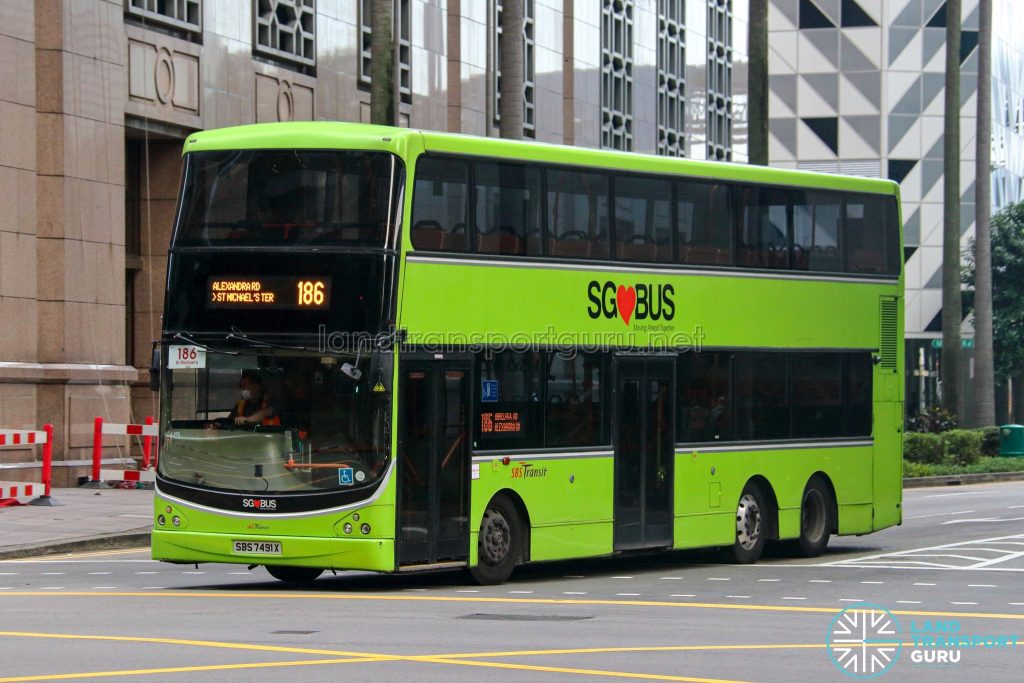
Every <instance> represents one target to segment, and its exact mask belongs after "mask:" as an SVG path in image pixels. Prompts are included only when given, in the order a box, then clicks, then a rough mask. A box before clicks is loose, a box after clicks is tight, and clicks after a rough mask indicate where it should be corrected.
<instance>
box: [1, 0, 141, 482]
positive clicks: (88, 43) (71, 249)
mask: <svg viewBox="0 0 1024 683" xmlns="http://www.w3.org/2000/svg"><path fill="white" fill-rule="evenodd" d="M30 4H31V3H30ZM123 14H124V4H123V3H122V2H120V1H117V0H36V2H35V16H34V20H35V37H36V43H35V68H36V75H37V77H36V81H35V99H36V112H35V126H36V136H35V154H36V156H37V160H38V161H37V167H36V175H35V195H36V233H37V237H36V250H35V251H36V253H35V259H34V260H35V276H36V277H35V280H36V297H37V300H38V303H37V307H38V318H37V322H36V336H37V340H38V341H37V348H36V358H35V359H34V360H35V363H34V364H33V365H34V367H33V368H31V369H26V371H27V372H29V373H30V379H31V381H32V382H33V383H34V384H35V385H36V392H37V397H36V419H37V421H38V422H39V423H43V422H52V423H53V425H54V427H55V437H56V446H57V448H56V449H55V452H54V458H55V460H57V461H59V462H58V463H57V465H56V466H55V470H54V481H55V484H56V485H58V486H61V485H66V484H68V483H72V484H73V483H74V481H75V479H76V477H77V476H78V475H81V474H84V473H85V472H87V471H88V466H87V464H86V462H87V461H88V459H89V457H90V453H91V445H92V423H93V418H94V417H96V416H101V417H103V418H104V419H106V420H109V421H114V422H126V421H128V415H129V388H128V383H130V382H131V381H133V380H134V379H135V377H136V372H135V369H134V368H131V367H129V366H127V365H126V363H125V305H124V298H125V284H124V272H125V264H124V259H125V253H124V251H125V248H124V131H123V127H124V103H125V100H126V82H127V79H126V72H125V55H124V52H125V40H124V26H123ZM22 139H26V140H31V137H30V136H23V138H22ZM4 264H5V267H6V264H7V259H6V258H5V259H4ZM120 441H121V443H120V444H119V443H117V442H118V439H116V438H113V439H107V440H105V444H109V446H110V448H109V449H108V450H107V451H105V454H104V455H105V457H114V456H118V455H120V456H124V455H125V454H126V451H125V450H124V448H123V446H124V445H126V440H124V439H121V440H120Z"/></svg>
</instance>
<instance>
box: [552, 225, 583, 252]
mask: <svg viewBox="0 0 1024 683" xmlns="http://www.w3.org/2000/svg"><path fill="white" fill-rule="evenodd" d="M548 254H550V255H551V256H567V257H569V258H587V257H588V256H590V240H589V239H588V238H587V235H586V233H584V232H582V231H579V230H570V231H569V232H566V233H564V234H563V235H562V236H561V237H560V238H558V239H549V240H548Z"/></svg>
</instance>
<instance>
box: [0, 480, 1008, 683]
mask: <svg viewBox="0 0 1024 683" xmlns="http://www.w3.org/2000/svg"><path fill="white" fill-rule="evenodd" d="M904 508H905V521H904V524H903V526H902V527H900V528H895V529H889V530H886V531H884V532H881V533H878V534H874V535H872V536H866V537H863V538H841V539H833V544H832V546H831V547H830V550H829V552H828V553H827V554H826V555H825V556H823V557H821V558H817V559H814V560H810V561H809V560H801V559H792V558H789V557H787V556H786V555H785V552H784V549H776V550H775V551H774V552H771V553H769V556H768V557H766V558H764V559H762V561H761V562H760V563H758V564H757V565H753V566H736V565H730V564H723V563H722V560H723V558H722V556H721V555H720V554H718V553H716V552H714V551H702V552H680V553H662V554H657V555H647V556H633V557H618V558H606V559H601V560H588V561H573V562H559V563H549V564H543V565H537V566H531V567H525V568H520V570H519V571H518V572H517V573H516V575H515V576H514V577H513V579H512V581H511V582H509V583H508V584H506V585H503V586H495V587H479V586H473V585H468V584H467V583H466V582H465V580H464V575H463V574H461V573H458V572H449V573H435V574H430V575H403V576H379V575H369V574H360V573H346V574H339V575H337V576H327V577H324V578H322V579H320V580H319V581H317V582H316V583H314V584H312V585H310V586H304V587H302V588H291V587H287V586H285V585H283V584H280V583H278V582H276V581H274V580H272V579H270V577H269V576H268V575H267V574H266V573H265V571H264V570H262V569H256V570H253V571H252V572H249V571H247V570H246V568H245V567H244V566H240V565H201V566H200V567H198V568H194V567H182V566H174V565H166V564H161V563H156V562H152V561H150V560H149V559H148V556H147V551H145V550H142V551H139V550H131V551H108V552H97V553H92V554H79V555H72V556H57V557H48V558H45V559H39V560H16V561H8V562H2V563H0V615H3V624H0V629H2V630H0V683H2V682H4V681H23V680H109V679H112V678H116V679H119V680H124V679H138V680H140V681H164V680H180V681H242V680H244V681H253V680H274V681H309V680H320V679H327V678H331V679H334V680H346V681H361V680H368V681H369V680H382V679H402V678H404V679H407V680H423V681H435V680H440V679H445V680H450V681H476V680H489V681H496V680H497V681H554V680H570V679H584V678H595V679H599V678H619V679H625V680H642V679H646V680H683V681H697V680H706V681H721V680H730V681H732V680H742V681H779V682H790V681H797V680H816V681H830V680H834V681H840V680H843V681H847V680H850V677H849V675H844V674H843V673H841V672H840V670H839V668H838V667H837V665H836V664H835V663H834V661H833V659H836V660H839V662H840V663H841V664H846V665H847V666H848V667H852V665H853V663H854V660H855V662H856V665H857V667H858V671H861V670H862V669H861V668H860V667H862V666H864V667H867V668H866V669H863V671H864V672H865V673H867V672H870V671H871V670H872V669H871V668H870V667H871V657H870V655H875V662H876V664H875V669H874V670H875V671H876V673H879V672H881V673H880V675H879V678H880V679H881V680H885V679H887V678H888V679H891V680H894V681H895V680H899V681H925V680H927V681H929V682H930V683H931V682H938V681H962V680H965V679H967V678H971V679H974V680H975V681H1020V680H1021V673H1020V671H1021V665H1022V664H1024V657H1022V654H1024V640H1022V639H1024V483H1007V484H985V485H978V486H970V487H967V486H965V487H950V488H944V489H915V490H911V491H907V492H906V493H905V505H904ZM863 602H869V603H873V604H874V605H877V606H878V607H879V608H884V609H885V610H888V612H889V616H886V613H885V612H881V610H876V611H875V612H874V613H873V614H874V616H875V617H882V618H883V619H882V620H877V619H875V618H869V620H868V623H865V622H864V621H863V619H862V617H863V616H864V615H863V614H862V613H858V618H861V620H860V621H856V619H855V618H854V617H855V615H854V614H852V613H849V612H848V613H846V614H840V612H841V610H843V609H846V608H850V607H853V606H855V605H858V604H860V603H863ZM869 617H870V615H869ZM887 624H892V625H891V627H890V628H889V629H888V631H886V630H885V627H886V625H887ZM896 624H898V625H896ZM872 628H875V629H876V631H877V632H875V631H872V633H874V636H871V633H868V631H870V630H871V629H872ZM937 629H946V630H947V631H950V630H953V629H955V630H956V635H957V636H962V637H963V638H964V639H965V640H966V642H973V641H972V638H973V637H974V636H982V637H988V643H989V644H990V645H991V646H990V647H986V645H985V640H984V638H983V639H982V641H981V643H980V644H978V645H977V646H975V647H969V648H959V647H952V648H925V647H920V646H918V645H916V644H915V638H916V639H921V638H924V637H930V636H934V635H935V633H934V632H935V631H936V630H937ZM844 633H845V634H846V636H847V637H845V638H844V637H841V636H843V634H844ZM851 633H852V634H853V636H854V637H851V636H850V634H851ZM879 633H882V634H884V633H890V634H891V635H889V636H879V635H878V634H879ZM1011 636H1015V638H1013V637H1011ZM1000 637H1001V638H1003V640H1004V641H1006V642H1017V641H1020V642H1021V648H1020V649H1018V648H1015V647H1010V646H1005V647H999V646H997V643H998V642H999V641H998V639H999V638H1000ZM851 640H852V641H855V642H854V645H852V646H851V645H850V644H849V642H844V641H851ZM865 642H866V643H867V644H863V643H865ZM827 643H830V644H831V645H832V647H831V648H830V647H827V646H826V645H827ZM899 644H902V645H899ZM939 650H941V651H943V652H944V653H945V656H946V658H947V660H952V659H953V658H954V657H955V658H956V659H955V661H954V662H949V661H947V663H940V664H935V663H924V662H915V661H914V660H915V659H920V658H924V657H926V656H929V657H937V656H938V655H937V652H938V651H939ZM879 652H881V654H879ZM889 660H895V662H894V663H893V664H891V665H889V668H884V667H885V665H886V664H888V661H889ZM849 670H850V669H849V668H848V671H849Z"/></svg>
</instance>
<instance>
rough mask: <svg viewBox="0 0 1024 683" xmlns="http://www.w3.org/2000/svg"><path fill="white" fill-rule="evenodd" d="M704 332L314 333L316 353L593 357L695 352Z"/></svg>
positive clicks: (663, 328)
mask: <svg viewBox="0 0 1024 683" xmlns="http://www.w3.org/2000/svg"><path fill="white" fill-rule="evenodd" d="M705 339H706V334H705V332H704V328H703V327H702V326H700V325H697V326H695V327H694V328H693V331H692V332H685V331H680V330H674V329H672V327H671V326H670V325H658V324H648V325H644V326H637V328H634V329H630V330H628V331H625V332H611V331H584V332H569V331H565V330H558V329H556V328H555V327H554V326H553V325H549V326H547V327H546V328H545V329H543V330H538V331H535V332H514V333H512V334H507V333H504V332H478V333H466V332H455V331H429V332H409V331H407V330H405V329H401V328H397V329H396V328H391V329H389V330H388V331H386V332H379V333H376V334H374V333H369V332H346V331H338V330H334V331H332V330H328V329H327V326H326V325H320V326H319V328H318V329H317V349H318V350H319V352H320V353H334V354H347V353H351V354H356V353H368V352H370V351H390V350H392V349H394V348H395V347H396V346H397V347H398V348H399V350H400V351H412V350H416V351H422V352H426V353H482V352H485V351H486V352H490V353H498V352H501V351H513V352H518V353H526V352H531V351H541V350H545V349H554V350H556V351H559V352H561V353H565V354H568V355H573V354H576V353H597V352H600V351H605V350H608V349H610V348H627V349H637V350H671V351H677V352H686V351H694V352H699V351H700V350H701V349H702V348H703V345H704V342H705Z"/></svg>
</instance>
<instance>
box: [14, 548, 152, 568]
mask: <svg viewBox="0 0 1024 683" xmlns="http://www.w3.org/2000/svg"><path fill="white" fill-rule="evenodd" d="M141 552H145V553H147V554H148V553H149V548H147V547H140V548H122V549H120V550H94V551H91V552H82V553H55V554H53V555H32V556H31V557H21V558H18V559H14V560H0V564H17V563H29V562H32V563H34V562H61V561H65V562H66V561H67V560H74V559H78V558H80V557H85V558H88V557H110V556H112V555H132V554H136V553H141Z"/></svg>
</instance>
